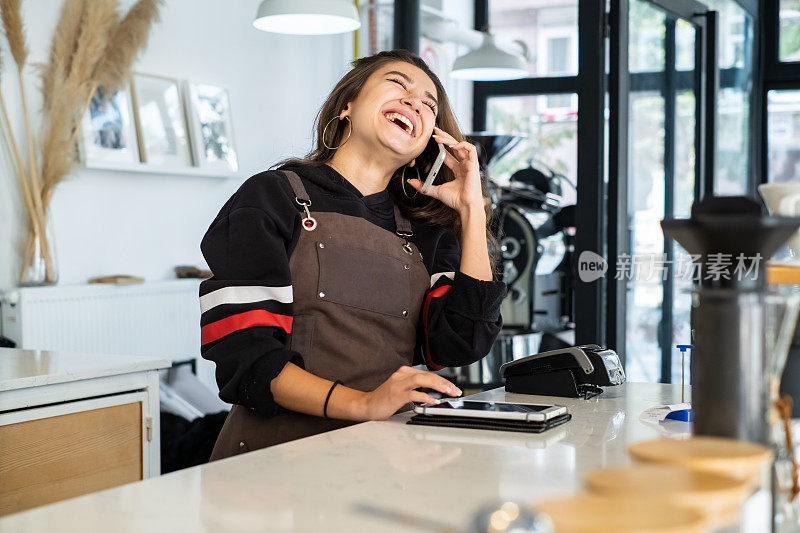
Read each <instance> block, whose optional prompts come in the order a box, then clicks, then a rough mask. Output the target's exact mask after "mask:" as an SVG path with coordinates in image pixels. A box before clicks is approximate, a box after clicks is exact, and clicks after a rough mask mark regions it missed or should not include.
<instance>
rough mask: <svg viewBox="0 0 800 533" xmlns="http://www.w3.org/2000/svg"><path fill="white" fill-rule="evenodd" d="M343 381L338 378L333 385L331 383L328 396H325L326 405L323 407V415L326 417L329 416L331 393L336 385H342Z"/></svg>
mask: <svg viewBox="0 0 800 533" xmlns="http://www.w3.org/2000/svg"><path fill="white" fill-rule="evenodd" d="M341 383H342V382H341V381H339V380H338V379H337V380H336V381H334V382H333V385H331V388H330V390H329V391H328V396H327V397H326V398H325V406H324V407H323V408H322V416H324V417H325V418H328V401H329V400H330V399H331V394H332V393H333V389H334V388H336V385H341Z"/></svg>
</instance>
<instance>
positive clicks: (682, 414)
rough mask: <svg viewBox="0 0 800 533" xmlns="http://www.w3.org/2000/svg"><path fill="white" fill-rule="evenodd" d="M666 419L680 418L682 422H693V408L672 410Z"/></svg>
mask: <svg viewBox="0 0 800 533" xmlns="http://www.w3.org/2000/svg"><path fill="white" fill-rule="evenodd" d="M664 420H679V421H681V422H691V421H692V410H691V409H678V410H677V411H672V412H671V413H669V414H668V415H667V416H665V417H664Z"/></svg>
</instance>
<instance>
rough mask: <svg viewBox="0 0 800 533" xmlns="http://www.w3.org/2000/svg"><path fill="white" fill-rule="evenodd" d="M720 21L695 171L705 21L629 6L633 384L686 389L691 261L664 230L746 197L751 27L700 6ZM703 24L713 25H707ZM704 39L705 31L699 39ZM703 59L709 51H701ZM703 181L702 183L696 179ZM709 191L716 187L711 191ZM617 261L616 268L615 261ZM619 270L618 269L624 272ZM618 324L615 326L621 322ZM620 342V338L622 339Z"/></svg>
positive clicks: (629, 344)
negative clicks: (705, 203) (716, 201)
mask: <svg viewBox="0 0 800 533" xmlns="http://www.w3.org/2000/svg"><path fill="white" fill-rule="evenodd" d="M702 3H703V4H704V5H705V6H706V7H707V8H708V10H710V11H714V12H715V13H716V15H714V16H715V18H716V29H717V40H716V42H715V44H716V46H715V50H714V51H715V56H716V65H717V68H718V71H717V72H718V80H717V81H718V90H717V92H716V95H715V98H716V102H715V104H714V105H713V106H711V108H710V109H712V110H713V115H714V122H715V124H714V128H713V129H710V130H707V131H708V132H709V133H708V134H707V135H709V136H710V139H708V141H709V143H711V142H713V146H714V154H713V155H714V159H713V165H710V166H707V165H704V166H703V167H702V168H699V167H698V166H697V165H698V163H697V162H698V157H699V154H698V151H697V149H698V146H702V147H703V148H705V147H707V146H708V145H707V144H706V143H705V142H703V141H704V140H703V139H702V137H701V139H700V140H699V141H700V142H701V143H702V144H701V145H698V138H697V135H698V133H697V132H698V131H699V130H697V129H696V128H697V124H698V122H697V120H698V118H697V117H698V115H697V113H698V112H700V111H699V110H698V104H699V103H700V102H698V100H697V95H698V94H702V93H698V90H699V89H698V87H697V84H698V83H700V82H699V81H698V80H699V79H700V78H698V76H697V74H698V71H697V70H696V69H697V67H698V65H697V64H696V59H695V58H696V54H697V52H698V50H697V46H698V43H699V42H703V41H701V40H699V39H698V38H699V37H700V36H702V33H698V27H697V26H696V23H697V22H696V21H697V19H698V18H699V17H697V16H692V15H691V13H690V14H684V15H683V16H684V17H686V18H681V17H680V16H677V15H676V14H675V13H673V12H670V11H668V10H666V9H662V8H661V7H659V6H665V5H667V4H666V3H656V2H651V1H649V0H630V1H629V2H628V7H629V9H628V32H629V40H628V49H627V51H628V72H629V80H630V83H629V96H628V106H627V111H628V124H627V135H628V146H627V154H628V158H627V159H628V165H627V219H626V222H627V228H626V229H627V239H626V241H627V242H626V244H627V252H628V253H629V254H630V259H625V261H629V262H630V263H631V265H630V266H629V267H628V268H629V274H628V276H629V277H628V278H627V279H625V281H624V284H625V289H626V290H625V293H624V294H625V314H624V320H625V328H624V339H625V347H624V350H625V355H626V369H627V372H628V375H629V378H630V379H631V380H634V381H664V382H671V381H675V380H676V379H677V380H679V379H680V371H681V368H680V358H679V357H677V356H676V349H675V345H677V344H690V343H691V331H690V310H691V301H690V289H691V277H687V276H686V275H684V274H685V273H686V270H687V268H686V266H687V265H688V264H690V262H691V260H690V258H689V257H688V256H687V255H686V253H685V251H684V250H683V249H682V248H681V247H680V246H678V245H677V244H676V243H674V242H673V241H672V240H671V239H667V238H665V236H664V233H663V232H662V230H661V225H660V221H661V220H662V219H663V218H665V217H688V216H689V215H690V211H691V205H692V202H693V201H694V200H695V198H697V195H698V194H699V195H702V194H704V193H708V191H713V193H714V194H717V195H739V194H747V193H748V192H749V191H750V190H751V189H752V186H753V185H754V180H753V178H752V172H751V165H752V162H751V160H750V154H751V149H750V146H751V142H752V138H751V133H750V123H751V120H750V116H751V109H752V84H753V76H752V71H753V68H752V50H753V27H754V26H753V19H752V17H751V16H750V15H749V14H748V13H747V12H746V11H745V10H744V9H743V8H742V7H741V6H740V5H739V4H738V3H737V2H736V1H734V0H704V1H703V2H702ZM706 24H710V22H708V19H706ZM701 31H704V30H701ZM703 52H704V53H705V49H704V50H703ZM702 171H713V176H709V175H705V178H704V179H705V180H706V183H703V182H700V181H699V180H698V178H697V176H702V175H704V172H702ZM708 182H710V184H709V183H708ZM618 261H619V260H618ZM618 267H619V264H618ZM622 319H623V317H620V318H619V320H622ZM620 334H622V333H620Z"/></svg>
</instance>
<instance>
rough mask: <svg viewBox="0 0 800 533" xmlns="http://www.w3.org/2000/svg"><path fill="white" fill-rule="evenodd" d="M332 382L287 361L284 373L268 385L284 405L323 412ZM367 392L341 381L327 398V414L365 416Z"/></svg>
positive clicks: (288, 407)
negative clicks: (365, 395) (346, 385)
mask: <svg viewBox="0 0 800 533" xmlns="http://www.w3.org/2000/svg"><path fill="white" fill-rule="evenodd" d="M332 385H333V382H332V381H329V380H327V379H323V378H321V377H319V376H315V375H314V374H312V373H310V372H307V371H306V370H303V369H302V368H300V367H299V366H297V365H295V364H294V363H287V364H286V366H284V367H283V370H282V371H281V373H280V374H278V375H277V376H276V377H275V379H273V380H272V381H271V382H270V385H269V387H270V391H271V392H272V397H273V398H274V399H275V403H277V404H278V405H280V406H281V407H284V408H286V409H290V410H292V411H297V412H299V413H305V414H308V415H314V416H322V409H323V407H324V405H325V398H326V397H327V396H328V391H330V390H331V386H332ZM364 394H365V393H363V392H361V391H357V390H355V389H351V388H348V387H345V386H344V385H341V384H340V385H336V388H335V389H333V393H332V394H331V398H330V400H328V411H327V414H328V417H329V418H339V419H341V420H363V416H364V415H363V411H364V406H363V403H364ZM334 397H335V400H334Z"/></svg>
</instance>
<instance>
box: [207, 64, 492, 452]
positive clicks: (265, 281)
mask: <svg viewBox="0 0 800 533" xmlns="http://www.w3.org/2000/svg"><path fill="white" fill-rule="evenodd" d="M316 130H317V135H316V148H315V149H314V150H313V151H312V152H310V153H309V154H308V155H307V156H306V157H305V158H304V159H289V160H286V161H284V162H282V163H280V164H278V165H276V167H277V169H275V170H268V171H266V172H262V173H260V174H257V175H255V176H253V177H251V178H249V179H248V180H247V181H245V183H244V184H243V185H242V186H241V187H240V188H239V190H238V191H237V192H236V193H235V194H234V195H233V196H232V197H231V198H230V199H229V200H228V201H227V202H226V203H225V205H224V206H223V207H222V210H221V211H220V213H219V214H218V215H217V217H216V219H215V220H214V221H213V222H212V224H211V226H210V227H209V229H208V231H207V233H206V235H205V237H204V238H203V240H202V243H201V250H202V252H203V255H204V256H205V258H206V260H207V262H208V265H209V267H210V268H211V271H212V272H213V274H214V276H213V277H212V278H210V279H207V280H205V281H203V282H202V283H201V285H200V304H201V309H202V318H201V326H202V328H201V337H202V339H201V345H202V355H203V357H204V358H206V359H209V360H211V361H214V362H215V363H216V365H217V370H216V377H217V382H218V384H219V388H220V398H222V399H223V400H225V401H227V402H230V403H232V404H234V406H233V408H232V409H231V412H230V414H229V415H228V418H227V420H226V422H225V425H224V427H223V428H222V432H221V434H220V436H219V438H218V440H217V443H216V445H215V447H214V451H213V453H212V456H211V458H212V460H214V459H219V458H222V457H228V456H230V455H234V454H237V453H242V452H246V451H249V450H254V449H257V448H262V447H265V446H271V445H274V444H278V443H282V442H287V441H290V440H293V439H298V438H301V437H306V436H309V435H313V434H317V433H321V432H324V431H329V430H332V429H336V428H340V427H344V426H346V425H349V424H352V423H355V422H357V421H366V420H381V419H386V418H388V417H389V416H391V415H392V414H394V413H395V412H397V411H399V410H402V409H404V408H408V407H409V406H410V402H430V401H433V398H432V397H431V396H430V395H428V394H426V393H424V392H422V391H419V390H417V389H419V388H430V389H434V390H437V391H440V392H442V393H444V394H448V395H451V396H457V395H459V394H461V391H460V390H458V389H457V387H456V386H455V385H453V384H452V383H451V382H449V381H448V380H446V379H444V378H443V377H441V376H439V375H437V374H435V373H433V372H429V371H424V370H419V369H414V368H411V365H418V364H423V363H424V364H426V365H427V367H428V368H429V369H432V370H439V369H441V368H444V367H446V366H463V365H468V364H470V363H473V362H475V361H478V360H479V359H481V358H482V357H484V356H485V355H486V354H487V353H488V351H489V349H490V347H491V345H492V342H493V341H494V339H495V337H496V335H497V333H498V331H499V329H500V326H501V325H502V320H501V317H500V311H499V309H500V302H501V300H502V299H503V297H504V296H505V293H506V286H505V284H504V283H502V282H500V281H494V274H493V272H494V270H493V268H492V259H491V256H490V253H489V247H490V245H492V246H493V243H494V240H493V239H492V237H491V234H490V233H489V231H488V230H487V226H488V224H487V221H488V220H489V218H490V215H491V210H490V207H489V202H488V200H487V197H486V191H485V185H484V184H482V182H481V177H480V171H479V167H478V160H477V157H476V152H475V147H474V146H473V145H472V144H470V143H469V142H466V141H465V140H464V137H463V135H462V134H461V133H460V132H459V129H458V124H457V122H456V119H455V117H454V116H453V113H452V110H451V109H450V104H449V103H448V100H447V95H446V94H445V92H444V89H443V87H442V84H441V82H440V81H439V79H438V78H437V76H436V75H435V74H434V73H433V72H432V71H431V70H430V69H429V68H428V67H427V65H426V64H425V63H424V62H423V61H422V60H421V59H420V58H419V57H417V56H416V55H413V54H411V53H408V52H406V51H402V50H394V51H391V52H381V53H378V54H376V55H373V56H370V57H365V58H361V59H359V60H357V61H355V62H354V63H353V69H352V70H350V71H349V72H348V73H347V74H346V75H345V76H344V77H343V78H342V79H341V80H340V81H339V83H338V84H337V85H336V87H335V88H334V89H333V92H332V93H331V94H330V96H329V97H328V99H327V100H326V101H325V103H324V104H323V106H322V109H321V110H320V113H319V116H318V119H317V127H316ZM439 144H443V145H444V146H446V147H447V155H446V157H445V160H444V166H443V167H442V171H441V172H440V173H439V176H438V177H437V179H436V183H438V184H437V185H434V186H433V187H432V188H431V189H430V191H429V192H428V194H427V195H423V194H422V193H421V192H420V191H421V189H422V180H424V179H425V176H426V173H427V170H428V169H429V168H430V166H431V165H432V163H433V161H434V159H435V157H436V155H437V154H438V152H439ZM487 241H488V243H489V244H487Z"/></svg>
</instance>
